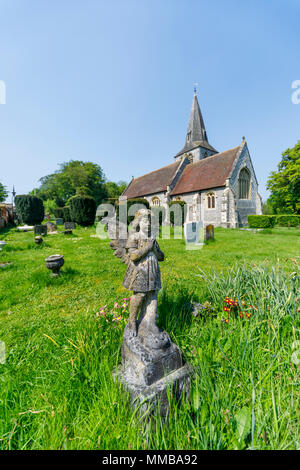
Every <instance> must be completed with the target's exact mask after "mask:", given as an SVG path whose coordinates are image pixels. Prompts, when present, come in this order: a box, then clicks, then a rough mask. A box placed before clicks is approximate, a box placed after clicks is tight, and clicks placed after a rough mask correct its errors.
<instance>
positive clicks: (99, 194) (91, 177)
mask: <svg viewBox="0 0 300 470" xmlns="http://www.w3.org/2000/svg"><path fill="white" fill-rule="evenodd" d="M104 181H105V176H104V174H103V171H102V169H101V167H100V166H99V165H97V164H96V163H92V162H83V161H79V160H70V161H69V162H65V163H62V164H61V165H60V169H59V170H58V171H56V172H55V173H53V174H51V175H47V176H44V177H43V178H41V179H40V182H41V186H40V187H39V188H38V189H36V190H34V191H33V192H32V194H36V195H37V196H39V197H41V198H42V199H43V200H47V199H52V200H54V201H55V203H56V205H57V206H60V207H63V206H65V205H66V203H67V202H68V201H69V199H70V198H71V197H73V196H75V195H76V196H92V197H93V198H94V199H95V200H96V203H97V204H100V202H101V201H102V200H103V199H104V198H105V195H106V192H105V189H104Z"/></svg>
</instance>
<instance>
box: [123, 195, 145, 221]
mask: <svg viewBox="0 0 300 470" xmlns="http://www.w3.org/2000/svg"><path fill="white" fill-rule="evenodd" d="M124 204H127V225H129V224H130V223H131V222H132V221H133V219H134V216H135V214H133V215H128V213H129V209H130V207H131V206H133V205H134V204H140V205H142V206H143V207H144V208H146V209H150V205H149V202H148V201H147V199H144V198H134V199H127V201H120V202H119V204H116V210H117V218H118V219H119V215H120V207H121V206H122V205H124ZM139 209H142V207H139V208H137V210H139Z"/></svg>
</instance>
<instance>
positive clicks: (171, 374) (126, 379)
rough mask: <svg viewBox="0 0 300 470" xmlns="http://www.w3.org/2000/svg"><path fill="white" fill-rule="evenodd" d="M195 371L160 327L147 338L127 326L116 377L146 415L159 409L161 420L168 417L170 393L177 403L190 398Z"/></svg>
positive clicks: (135, 405) (134, 405) (149, 333)
mask: <svg viewBox="0 0 300 470" xmlns="http://www.w3.org/2000/svg"><path fill="white" fill-rule="evenodd" d="M191 372H192V369H191V367H190V366H189V365H188V364H184V362H183V359H182V355H181V351H180V349H179V348H178V346H176V344H174V343H172V341H171V339H170V337H169V335H168V334H167V333H166V332H165V331H162V330H159V329H158V328H157V331H156V332H155V333H153V334H151V331H149V332H148V334H147V335H146V336H143V335H135V334H133V332H132V330H130V329H129V328H128V327H125V332H124V338H123V348H122V366H121V367H119V368H118V370H117V371H116V375H117V377H118V378H119V380H120V381H121V383H122V384H123V385H124V386H125V388H126V389H127V390H129V392H130V395H131V398H132V401H133V407H134V408H136V407H137V406H138V407H139V411H140V412H141V413H142V414H143V416H144V415H145V414H146V415H151V414H152V413H153V412H154V410H155V409H159V413H160V415H161V416H162V417H165V416H166V415H167V414H168V410H169V402H168V392H169V391H170V392H171V393H172V396H173V397H174V398H175V400H176V401H177V402H180V401H181V400H182V397H183V396H184V397H185V399H189V394H190V376H191Z"/></svg>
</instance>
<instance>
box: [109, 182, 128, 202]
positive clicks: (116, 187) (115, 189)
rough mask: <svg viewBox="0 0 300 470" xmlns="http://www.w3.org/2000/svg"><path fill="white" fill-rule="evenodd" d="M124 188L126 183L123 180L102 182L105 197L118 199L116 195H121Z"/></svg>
mask: <svg viewBox="0 0 300 470" xmlns="http://www.w3.org/2000/svg"><path fill="white" fill-rule="evenodd" d="M126 188H127V183H125V181H119V182H118V183H113V182H112V181H108V182H107V183H104V190H105V192H106V199H118V197H119V196H121V194H122V193H123V192H124V191H125V189H126Z"/></svg>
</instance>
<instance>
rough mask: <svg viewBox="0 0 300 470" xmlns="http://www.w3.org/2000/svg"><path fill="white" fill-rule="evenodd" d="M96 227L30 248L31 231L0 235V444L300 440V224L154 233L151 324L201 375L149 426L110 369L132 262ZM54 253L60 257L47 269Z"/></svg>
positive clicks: (116, 359) (129, 445)
mask: <svg viewBox="0 0 300 470" xmlns="http://www.w3.org/2000/svg"><path fill="white" fill-rule="evenodd" d="M59 230H63V228H60V227H59ZM94 234H95V228H94V227H92V228H89V229H88V230H85V229H82V228H76V229H75V230H73V235H68V236H66V235H64V234H63V233H58V234H57V235H48V236H46V237H45V238H44V243H43V245H41V246H37V245H35V244H34V241H33V238H34V235H33V233H17V232H16V230H15V229H11V230H7V231H5V232H1V235H0V238H1V239H2V240H5V241H6V242H7V245H6V246H5V247H4V248H3V250H2V251H1V252H0V264H1V263H6V262H9V263H11V264H9V265H7V266H6V267H4V268H1V269H0V285H1V289H0V341H2V342H3V343H4V344H5V351H6V353H5V357H4V356H3V352H2V356H1V357H2V360H1V362H3V364H1V363H0V449H249V448H255V449H295V448H299V443H300V436H299V409H300V407H299V364H300V351H299V350H300V346H299V344H300V343H297V341H299V340H300V330H299V323H297V318H298V315H299V312H298V313H297V309H298V308H299V297H300V293H299V277H297V276H298V275H299V264H300V256H299V255H300V230H299V229H296V228H290V229H285V228H275V229H272V230H265V231H262V232H258V233H256V234H255V233H253V232H247V231H243V230H233V229H216V230H215V240H214V241H210V242H208V244H206V245H205V246H204V247H203V248H202V249H200V250H199V251H186V250H185V242H184V241H183V240H158V241H159V244H160V247H161V249H162V250H163V251H164V252H165V257H166V260H165V261H164V262H163V263H161V264H160V265H161V271H162V281H163V289H162V290H161V291H160V294H159V323H160V325H161V326H162V327H163V328H165V329H166V330H167V331H168V333H169V334H170V336H171V338H172V340H173V341H174V342H175V343H176V344H178V346H179V347H180V349H181V350H182V351H183V353H184V355H185V359H186V360H187V361H188V362H189V363H190V364H191V365H192V366H193V368H194V372H195V373H194V377H193V381H192V389H191V401H190V403H186V404H185V405H184V406H181V407H178V406H177V405H176V404H175V403H174V402H173V401H172V396H170V402H171V416H170V419H169V423H168V425H167V426H164V424H163V423H162V422H161V420H160V418H159V417H157V422H156V430H155V431H150V432H149V431H148V432H146V431H145V430H144V431H143V430H142V431H141V429H140V428H139V423H138V420H137V414H136V413H134V412H133V411H132V407H131V406H128V405H127V403H126V400H127V398H128V397H127V395H126V394H125V393H124V391H123V390H122V389H121V388H120V386H119V385H118V384H117V383H115V382H114V381H113V378H112V371H113V369H114V368H115V366H116V365H117V364H119V363H120V359H121V356H120V348H121V344H122V333H123V329H124V325H125V323H126V318H127V317H128V303H129V300H128V297H129V296H130V292H128V291H126V290H125V289H124V288H122V287H120V286H121V285H122V284H121V283H122V279H123V276H124V272H125V270H126V266H125V265H123V264H122V263H120V260H119V259H116V258H115V257H114V256H113V253H112V251H111V249H110V248H109V247H108V242H107V241H100V240H99V239H97V238H95V237H91V235H94ZM56 253H59V254H63V255H64V257H65V265H64V266H63V268H62V275H61V277H59V278H51V277H50V272H49V271H48V270H47V269H46V267H45V258H47V257H48V256H49V255H51V254H56ZM225 297H228V299H227V301H226V302H224V300H225ZM124 299H125V300H124ZM230 299H232V302H231V300H230ZM191 302H195V303H199V304H201V305H198V307H197V311H198V314H197V313H196V314H195V315H196V316H194V315H192V313H191V307H190V306H191ZM231 303H233V305H231ZM235 303H236V304H238V306H236V307H235V306H234V304H235ZM224 307H225V310H224ZM3 343H2V349H3Z"/></svg>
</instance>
